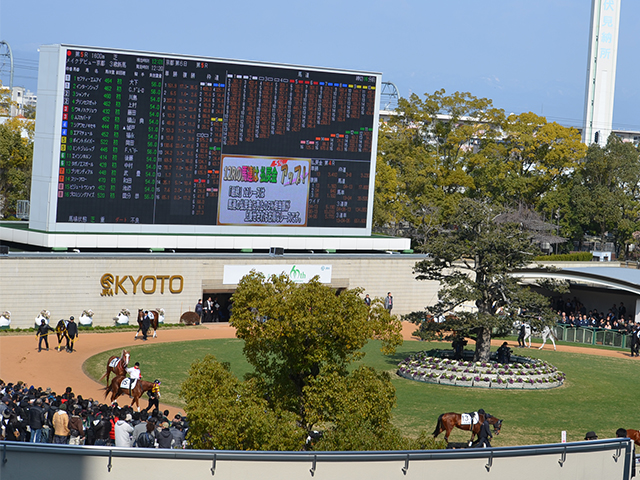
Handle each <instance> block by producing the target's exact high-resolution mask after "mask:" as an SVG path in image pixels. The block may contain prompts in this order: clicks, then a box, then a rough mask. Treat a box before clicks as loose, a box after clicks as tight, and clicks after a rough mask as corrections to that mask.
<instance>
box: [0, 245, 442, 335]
mask: <svg viewBox="0 0 640 480" xmlns="http://www.w3.org/2000/svg"><path fill="white" fill-rule="evenodd" d="M422 258H424V257H422V256H420V255H400V254H395V255H389V254H380V255H337V254H334V255H317V254H316V255H300V256H296V255H285V256H281V257H270V256H269V255H258V254H233V255H232V254H230V255H186V254H171V253H166V254H151V253H147V254H130V255H127V254H119V255H115V254H114V255H92V254H84V253H80V254H74V253H64V254H25V255H20V254H14V253H11V254H10V255H7V256H1V257H0V313H2V312H3V311H5V310H9V311H10V312H11V327H12V328H28V327H31V326H33V325H34V321H35V318H36V316H38V314H39V313H40V311H41V310H43V309H46V310H49V311H50V312H51V319H52V320H53V321H57V320H59V319H61V318H68V317H69V316H70V315H73V316H75V317H76V319H78V318H79V317H80V313H81V312H82V310H85V309H91V310H93V311H94V313H95V315H94V317H93V318H94V325H113V323H114V322H113V318H114V317H115V316H116V315H117V314H118V312H119V311H120V310H121V309H122V308H127V309H129V310H130V311H131V312H132V314H134V313H135V312H137V309H138V308H145V309H156V308H164V309H165V311H166V318H165V322H166V323H177V322H178V321H179V319H180V315H181V314H182V313H183V312H185V311H189V310H191V311H192V310H193V309H194V307H195V304H196V302H197V301H198V299H199V298H202V292H203V290H204V289H205V288H207V289H208V288H209V287H211V288H214V289H215V288H218V289H222V288H224V289H227V290H233V289H234V288H235V285H222V280H223V272H224V266H225V265H264V264H292V263H294V264H312V265H315V264H325V265H327V264H328V265H331V266H332V270H333V273H332V284H334V285H335V286H337V287H344V286H347V287H349V288H355V287H362V288H364V289H365V291H366V293H369V295H370V296H371V297H384V296H386V294H387V292H388V291H391V292H392V294H393V297H394V302H395V307H394V310H393V313H395V314H404V313H409V312H411V311H415V310H421V309H424V307H425V306H427V305H431V304H433V303H435V302H436V301H437V290H438V288H437V286H438V285H437V283H436V282H427V281H417V280H415V276H414V274H413V267H414V265H415V263H416V262H417V261H419V260H421V259H422ZM107 273H110V274H112V275H113V276H114V277H116V276H118V277H123V276H129V275H130V276H133V277H134V278H136V279H137V278H138V277H139V276H143V277H144V276H154V277H156V276H160V277H161V276H182V277H183V278H184V285H183V289H182V291H181V292H180V293H171V292H170V291H169V289H168V287H167V285H166V283H165V288H164V292H160V281H159V280H158V281H157V288H156V291H155V293H144V292H142V291H141V290H142V289H141V287H140V285H138V287H137V288H136V292H135V293H134V292H133V288H132V284H131V281H130V280H129V279H127V281H125V282H124V284H123V285H124V286H125V289H126V290H127V293H126V294H124V293H123V292H122V290H120V289H118V293H117V294H116V293H115V291H114V294H113V295H112V296H103V295H101V293H102V292H103V288H102V287H101V283H100V281H101V278H102V277H103V275H104V274H107ZM151 284H152V283H151V281H150V280H148V281H147V287H150V286H151ZM174 286H177V284H175V285H174Z"/></svg>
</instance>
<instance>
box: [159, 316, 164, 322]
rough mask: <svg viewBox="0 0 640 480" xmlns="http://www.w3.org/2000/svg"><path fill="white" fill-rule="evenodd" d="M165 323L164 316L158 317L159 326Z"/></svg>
mask: <svg viewBox="0 0 640 480" xmlns="http://www.w3.org/2000/svg"><path fill="white" fill-rule="evenodd" d="M163 323H164V315H158V324H163Z"/></svg>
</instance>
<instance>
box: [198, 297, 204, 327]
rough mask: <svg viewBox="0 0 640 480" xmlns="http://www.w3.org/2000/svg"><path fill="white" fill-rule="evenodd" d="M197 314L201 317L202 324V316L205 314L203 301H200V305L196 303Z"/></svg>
mask: <svg viewBox="0 0 640 480" xmlns="http://www.w3.org/2000/svg"><path fill="white" fill-rule="evenodd" d="M196 313H197V314H198V317H200V323H202V315H203V313H204V307H203V306H202V299H200V300H198V303H196Z"/></svg>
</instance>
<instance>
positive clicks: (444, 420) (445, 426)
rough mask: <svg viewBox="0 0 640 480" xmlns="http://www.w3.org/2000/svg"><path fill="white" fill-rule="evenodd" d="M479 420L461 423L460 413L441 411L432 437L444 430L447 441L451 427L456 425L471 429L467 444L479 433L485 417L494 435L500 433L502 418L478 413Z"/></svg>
mask: <svg viewBox="0 0 640 480" xmlns="http://www.w3.org/2000/svg"><path fill="white" fill-rule="evenodd" d="M478 417H479V420H478V423H476V424H474V425H463V424H462V414H460V413H453V412H450V413H443V414H442V415H440V416H439V417H438V423H436V429H435V430H434V431H433V438H436V437H437V436H438V435H440V434H441V433H442V432H446V434H445V436H444V439H445V441H446V442H449V435H450V434H451V430H453V427H457V428H459V429H460V430H467V431H469V430H471V440H469V444H471V443H473V438H474V437H475V436H476V435H478V434H479V433H480V427H481V426H482V424H483V423H484V420H485V417H486V419H487V421H488V422H489V424H490V425H493V432H494V434H495V435H498V434H500V429H501V428H502V420H500V419H498V418H496V417H494V416H492V415H489V414H488V413H487V414H486V415H485V414H482V413H480V414H478Z"/></svg>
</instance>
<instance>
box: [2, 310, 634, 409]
mask: <svg viewBox="0 0 640 480" xmlns="http://www.w3.org/2000/svg"><path fill="white" fill-rule="evenodd" d="M415 328H416V327H415V325H413V324H411V323H407V322H403V331H402V333H403V337H404V338H405V340H415V338H412V336H411V333H412V332H413V331H415ZM134 334H135V333H134V332H133V331H128V332H118V333H86V332H82V331H81V332H80V336H79V339H78V341H77V342H76V345H75V347H76V351H75V352H73V353H67V352H65V351H62V352H57V351H56V350H54V349H53V347H55V346H56V345H57V343H58V341H57V339H56V337H55V335H52V336H51V337H50V338H49V346H50V347H51V348H50V349H49V351H42V352H38V343H37V339H36V338H35V335H34V334H28V335H2V336H0V379H2V380H4V381H5V382H13V383H15V382H17V381H19V380H22V381H23V382H25V383H26V384H27V385H35V386H36V387H38V386H41V387H42V388H46V387H51V389H52V390H53V391H54V392H57V393H63V392H64V390H65V388H66V387H67V386H70V387H72V388H73V391H74V392H75V393H76V395H78V394H80V395H82V396H83V397H84V398H94V399H99V401H102V399H103V397H104V390H103V389H102V384H100V383H98V382H96V381H95V380H93V379H91V378H89V377H88V376H87V375H85V373H84V371H83V370H82V365H83V364H84V362H85V360H87V359H88V358H89V357H91V356H93V355H95V354H97V353H100V352H104V351H106V350H112V349H115V348H125V347H129V346H132V345H139V344H142V341H141V340H139V339H138V340H134V338H133V336H134ZM234 337H235V329H234V328H233V327H231V326H229V325H228V324H226V323H210V324H205V325H201V326H198V327H193V328H179V329H162V328H160V329H159V330H158V337H157V338H155V339H152V338H151V337H149V338H150V339H149V340H148V343H168V342H182V341H187V340H203V339H214V338H234ZM502 342H503V340H495V341H494V342H492V343H494V344H498V345H500V344H502ZM443 345H445V344H444V343H443ZM446 345H447V347H446V348H448V347H449V344H448V343H447V344H446ZM510 346H511V347H514V346H515V345H514V344H513V343H512V344H510ZM533 348H537V346H536V347H533ZM544 348H545V350H548V349H552V348H553V346H552V345H551V343H550V342H547V345H546V346H545V347H544ZM558 350H559V351H562V352H572V353H584V354H588V355H595V356H604V357H618V358H630V354H629V352H621V351H617V350H608V349H596V348H585V347H579V346H568V345H563V346H558ZM521 352H522V353H524V352H526V349H524V350H520V349H514V353H521ZM120 403H121V404H124V402H122V401H121V402H120ZM143 405H145V404H144V403H143ZM161 407H162V408H163V409H164V408H169V409H170V410H172V414H173V412H174V411H175V410H176V407H171V406H166V405H164V406H163V405H161Z"/></svg>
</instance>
